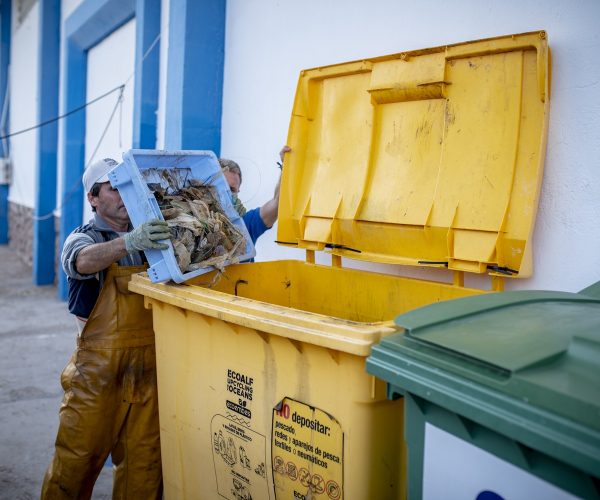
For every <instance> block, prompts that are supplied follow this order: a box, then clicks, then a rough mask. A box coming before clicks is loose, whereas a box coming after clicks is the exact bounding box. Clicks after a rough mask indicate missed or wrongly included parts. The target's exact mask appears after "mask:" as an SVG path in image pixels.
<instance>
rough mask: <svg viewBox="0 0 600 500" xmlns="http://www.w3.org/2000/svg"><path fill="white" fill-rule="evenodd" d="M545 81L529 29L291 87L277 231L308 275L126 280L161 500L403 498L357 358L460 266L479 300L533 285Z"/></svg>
mask: <svg viewBox="0 0 600 500" xmlns="http://www.w3.org/2000/svg"><path fill="white" fill-rule="evenodd" d="M547 82H548V51H547V45H546V38H545V34H544V33H543V32H536V33H528V34H523V35H514V36H509V37H501V38H496V39H490V40H483V41H477V42H469V43H463V44H457V45H453V46H446V47H439V48H434V49H427V50H421V51H414V52H407V53H403V54H397V55H393V56H387V57H380V58H375V59H369V60H363V61H358V62H351V63H345V64H338V65H333V66H328V67H324V68H316V69H311V70H306V71H303V72H302V73H301V75H300V80H299V83H298V89H297V93H296V99H295V104H294V109H293V113H292V120H291V125H290V132H289V137H288V140H289V144H290V146H291V147H292V150H293V152H292V153H291V154H290V155H288V156H289V157H288V158H287V159H286V164H285V166H284V170H283V180H282V186H281V201H280V220H279V226H278V235H277V237H278V240H279V242H280V243H282V244H285V245H293V246H297V247H299V248H304V249H306V250H307V262H302V261H275V262H261V263H250V264H238V265H233V266H229V267H228V268H227V269H226V272H225V273H224V274H223V275H222V276H221V277H220V279H219V280H218V281H217V282H216V284H214V285H212V286H208V285H207V283H210V282H211V281H212V279H213V277H214V273H212V274H205V275H203V276H201V277H198V278H194V279H193V280H191V281H188V282H187V283H185V284H181V285H178V284H172V283H168V284H155V283H152V282H151V281H150V280H149V279H148V278H147V276H144V275H137V276H134V277H133V279H132V281H131V283H130V289H131V290H133V291H135V292H137V293H140V294H143V295H144V296H145V298H146V299H145V300H146V304H147V306H148V307H149V308H151V310H152V313H153V317H154V329H155V332H156V350H157V365H158V388H159V408H160V425H161V446H162V453H163V472H164V481H165V497H166V498H167V499H175V498H186V499H188V498H194V499H195V498H198V499H213V498H215V499H216V498H228V499H236V500H239V499H250V498H252V499H254V500H258V499H274V498H277V499H293V498H313V499H314V498H318V499H322V500H328V499H332V500H337V499H341V498H346V499H375V498H377V499H379V498H382V499H383V498H386V499H387V498H402V497H404V495H405V484H404V483H405V481H404V475H405V464H404V452H403V447H404V443H403V428H402V425H399V422H401V421H402V415H403V407H402V405H403V402H402V400H401V399H400V400H396V401H389V400H387V398H386V386H385V382H384V381H381V380H378V379H376V378H374V377H373V376H371V375H369V374H367V373H366V370H365V359H366V357H367V356H368V355H369V354H370V349H371V346H372V345H373V344H375V343H377V342H378V341H379V340H380V339H381V338H382V337H383V336H385V335H388V334H390V333H392V332H395V331H396V329H395V326H394V323H393V319H394V318H395V317H396V316H397V315H398V314H400V313H403V312H407V311H410V310H411V309H414V308H416V307H419V306H422V305H426V304H430V303H433V302H438V301H443V300H448V299H454V298H459V297H465V296H470V295H474V294H479V293H483V291H482V290H479V289H474V288H466V287H464V272H465V271H467V272H473V273H480V274H481V273H487V274H490V275H491V276H492V288H493V289H496V290H498V289H501V288H502V280H503V278H504V277H506V276H510V277H520V276H527V275H528V274H530V273H531V255H530V245H529V244H528V242H529V239H530V236H531V231H532V227H533V222H534V218H535V213H536V208H537V201H538V196H539V188H540V181H541V176H542V167H543V157H544V151H545V137H546V123H547V112H548V83H547ZM320 250H325V251H328V252H330V253H331V254H332V265H331V266H329V265H320V264H316V263H315V251H320ZM342 258H351V259H359V260H364V261H369V262H377V263H399V264H409V265H418V266H424V267H446V268H448V269H450V270H451V271H452V272H450V273H449V272H448V271H440V274H441V275H442V276H443V277H444V278H445V279H448V281H450V282H449V283H441V282H436V281H426V280H420V279H414V278H403V277H398V276H390V275H386V274H381V273H374V272H367V271H360V270H356V269H349V268H347V267H343V266H342V264H345V263H346V262H347V261H343V260H342Z"/></svg>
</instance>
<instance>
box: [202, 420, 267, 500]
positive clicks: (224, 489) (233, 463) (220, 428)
mask: <svg viewBox="0 0 600 500" xmlns="http://www.w3.org/2000/svg"><path fill="white" fill-rule="evenodd" d="M210 429H211V433H212V436H213V461H214V464H215V473H216V476H217V491H218V492H219V495H221V496H222V497H225V498H228V499H230V500H241V499H243V500H246V499H248V500H249V499H252V498H254V499H258V498H264V499H268V498H269V497H270V495H269V484H268V482H267V471H266V466H265V464H266V451H267V440H266V438H265V436H263V435H261V434H258V433H257V432H255V431H253V430H251V429H248V428H247V427H246V426H244V425H240V424H239V423H238V422H235V421H233V420H231V419H230V418H227V417H225V416H223V415H215V416H214V417H213V418H212V421H211V425H210Z"/></svg>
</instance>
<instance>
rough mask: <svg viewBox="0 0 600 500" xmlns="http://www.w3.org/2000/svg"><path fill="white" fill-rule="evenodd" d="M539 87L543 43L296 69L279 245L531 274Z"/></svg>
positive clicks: (525, 41)
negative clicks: (289, 153)
mask: <svg viewBox="0 0 600 500" xmlns="http://www.w3.org/2000/svg"><path fill="white" fill-rule="evenodd" d="M549 78H550V66H549V52H548V46H547V39H546V33H545V32H543V31H538V32H533V33H524V34H519V35H512V36H504V37H498V38H491V39H487V40H480V41H474V42H466V43H460V44H456V45H448V46H444V47H436V48H432V49H424V50H417V51H412V52H404V53H400V54H395V55H391V56H384V57H377V58H373V59H366V60H362V61H355V62H348V63H343V64H336V65H332V66H326V67H321V68H315V69H309V70H304V71H302V72H301V74H300V79H299V81H298V87H297V90H296V97H295V102H294V108H293V112H292V118H291V123H290V130H289V136H288V144H289V145H290V146H291V147H292V149H293V154H292V155H289V157H288V158H286V164H285V168H284V171H283V178H282V185H281V199H280V204H279V225H278V227H279V229H278V234H277V237H278V240H279V242H280V243H283V244H287V245H294V246H298V247H300V248H306V249H310V250H323V249H328V250H329V251H331V252H332V253H334V254H336V255H340V256H343V257H349V258H353V259H361V260H368V261H372V262H384V263H394V264H407V265H422V266H447V267H448V268H450V269H453V270H459V271H469V272H474V273H485V272H488V273H489V274H493V275H505V276H512V277H526V276H529V275H531V272H532V259H531V245H530V242H529V240H530V238H531V234H532V230H533V224H534V221H535V215H536V211H537V205H538V199H539V192H540V185H541V179H542V172H543V164H544V155H545V150H546V136H547V123H548V103H549Z"/></svg>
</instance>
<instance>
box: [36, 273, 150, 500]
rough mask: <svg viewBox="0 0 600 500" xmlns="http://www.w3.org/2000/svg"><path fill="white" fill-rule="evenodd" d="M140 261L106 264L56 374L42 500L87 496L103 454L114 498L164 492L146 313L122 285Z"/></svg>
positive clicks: (147, 499)
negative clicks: (52, 438) (54, 431)
mask: <svg viewBox="0 0 600 500" xmlns="http://www.w3.org/2000/svg"><path fill="white" fill-rule="evenodd" d="M144 270H145V268H144V267H143V266H136V267H133V266H127V267H125V266H122V267H120V266H116V265H113V266H111V267H110V269H109V271H108V273H107V276H106V279H105V282H104V286H103V287H102V290H101V291H100V296H99V297H98V300H97V302H96V305H95V306H94V309H93V311H92V313H91V314H90V317H89V319H88V321H87V323H86V325H85V328H84V329H83V331H82V332H81V335H80V337H79V339H78V342H77V349H76V350H75V353H74V354H73V356H72V357H71V360H70V362H69V364H68V365H67V366H66V368H65V369H64V370H63V372H62V374H61V384H62V387H63V389H64V391H65V395H64V398H63V401H62V404H61V408H60V411H59V420H60V423H59V429H58V435H57V437H56V450H55V454H54V458H53V460H52V463H51V464H50V466H49V467H48V470H47V471H46V475H45V477H44V483H43V486H42V499H52V500H55V499H66V498H70V499H75V498H77V499H89V498H91V496H92V489H93V487H94V483H95V481H96V479H97V477H98V475H99V474H100V471H101V470H102V467H103V465H104V463H105V462H106V459H107V457H108V455H109V454H111V455H112V462H113V464H114V466H115V469H114V485H113V499H130V500H137V499H140V500H141V499H143V500H151V499H160V498H162V467H161V461H160V460H161V458H160V434H159V425H158V397H157V392H156V358H155V352H154V332H153V330H152V315H151V314H150V313H149V311H147V310H145V309H144V304H143V297H142V296H140V295H137V294H135V293H132V292H130V291H129V289H128V288H127V284H128V283H129V280H130V278H131V275H132V274H133V273H137V272H140V271H144Z"/></svg>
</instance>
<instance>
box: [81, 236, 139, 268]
mask: <svg viewBox="0 0 600 500" xmlns="http://www.w3.org/2000/svg"><path fill="white" fill-rule="evenodd" d="M127 253H128V252H127V249H126V248H125V239H124V238H115V239H114V240H111V241H107V242H105V243H94V244H93V245H89V246H86V247H85V248H82V249H81V250H80V252H79V253H78V254H77V259H76V260H75V266H76V268H77V272H78V273H79V274H95V273H97V272H99V271H102V270H103V269H106V268H107V267H109V266H110V265H111V264H114V263H115V262H117V261H119V260H120V259H122V258H123V257H125V256H126V255H127Z"/></svg>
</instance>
